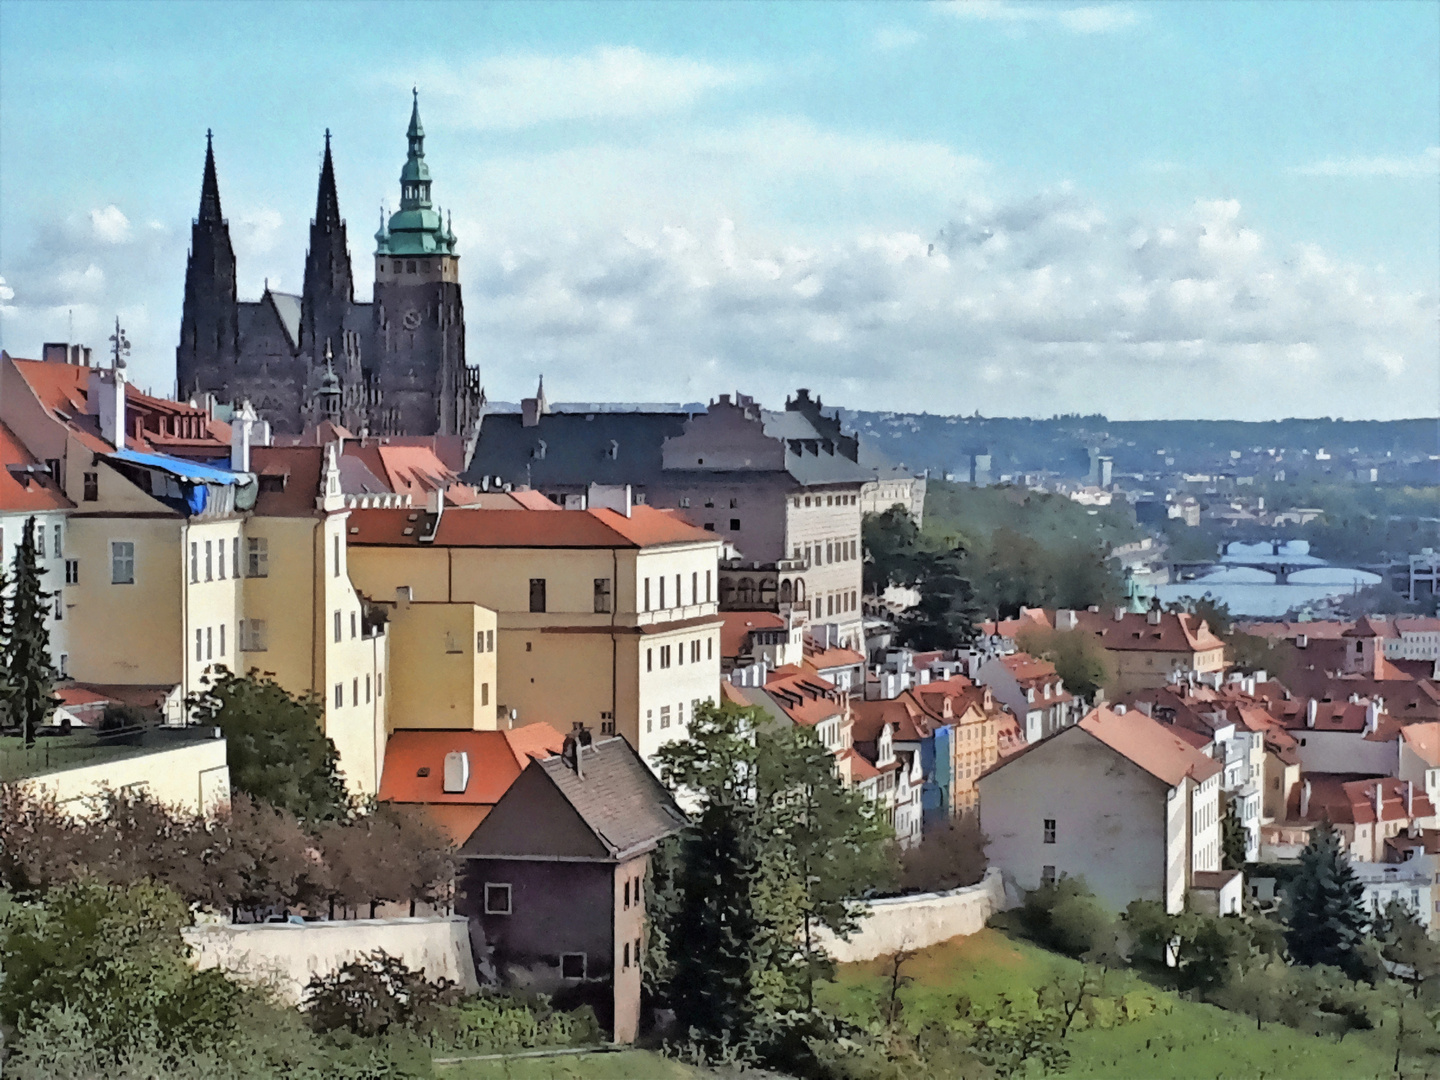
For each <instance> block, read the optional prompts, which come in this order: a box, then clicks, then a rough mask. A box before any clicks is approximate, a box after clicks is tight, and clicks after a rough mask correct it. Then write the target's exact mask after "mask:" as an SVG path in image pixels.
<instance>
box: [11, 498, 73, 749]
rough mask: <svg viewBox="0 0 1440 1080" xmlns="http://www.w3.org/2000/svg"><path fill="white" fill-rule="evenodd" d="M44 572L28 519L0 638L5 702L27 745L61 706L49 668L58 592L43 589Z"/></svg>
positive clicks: (53, 673) (31, 519) (16, 559)
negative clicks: (53, 609)
mask: <svg viewBox="0 0 1440 1080" xmlns="http://www.w3.org/2000/svg"><path fill="white" fill-rule="evenodd" d="M45 573H47V571H46V570H45V568H44V567H42V566H41V565H40V563H39V559H38V556H37V554H36V551H35V519H34V518H33V517H30V518H27V519H26V520H25V527H24V528H23V529H22V530H21V531H20V545H19V547H17V548H16V550H15V563H14V574H13V575H12V576H13V577H14V595H13V596H11V598H10V603H9V605H8V606H9V612H8V614H7V615H6V617H5V620H4V626H3V640H0V671H4V672H5V676H4V684H5V704H6V708H7V710H8V711H9V713H10V717H11V719H12V721H17V722H18V724H19V727H20V733H21V736H22V738H23V739H24V740H25V745H26V746H33V745H34V743H35V733H36V731H37V730H38V729H39V727H40V725H41V724H43V723H44V722H45V719H46V718H47V717H48V716H49V715H50V714H51V713H52V712H54V711H55V707H56V706H57V705H59V704H60V699H59V698H57V697H56V696H55V694H54V690H55V670H54V668H52V667H51V666H50V628H49V626H48V625H47V620H48V619H49V617H50V601H51V599H52V597H53V596H54V595H55V594H54V593H47V592H45V591H44V590H43V589H41V588H40V576H41V575H42V574H45ZM0 585H3V582H0ZM0 606H3V601H0Z"/></svg>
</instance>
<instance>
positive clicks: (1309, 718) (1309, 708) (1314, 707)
mask: <svg viewBox="0 0 1440 1080" xmlns="http://www.w3.org/2000/svg"><path fill="white" fill-rule="evenodd" d="M1319 711H1320V706H1319V705H1318V704H1317V703H1316V701H1315V699H1314V698H1313V697H1312V698H1311V699H1310V700H1309V701H1307V702H1306V703H1305V726H1306V727H1314V726H1315V715H1316V714H1317V713H1318V712H1319Z"/></svg>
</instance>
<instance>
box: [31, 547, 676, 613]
mask: <svg viewBox="0 0 1440 1080" xmlns="http://www.w3.org/2000/svg"><path fill="white" fill-rule="evenodd" d="M56 554H59V553H58V552H57V553H56ZM699 602H700V571H698V570H697V571H695V572H694V573H693V574H691V575H690V603H692V604H698V603H699Z"/></svg>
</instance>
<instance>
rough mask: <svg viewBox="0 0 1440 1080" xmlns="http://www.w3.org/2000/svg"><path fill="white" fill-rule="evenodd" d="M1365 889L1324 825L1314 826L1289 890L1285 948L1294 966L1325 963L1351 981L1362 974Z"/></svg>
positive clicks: (1332, 832) (1331, 831) (1366, 922)
mask: <svg viewBox="0 0 1440 1080" xmlns="http://www.w3.org/2000/svg"><path fill="white" fill-rule="evenodd" d="M1364 897H1365V888H1364V886H1363V885H1361V884H1360V881H1359V880H1358V879H1357V878H1356V877H1355V871H1353V870H1352V869H1350V859H1349V857H1348V856H1347V855H1346V854H1345V853H1344V852H1343V851H1341V850H1340V837H1339V836H1338V834H1337V833H1336V832H1335V829H1334V827H1333V826H1331V824H1330V823H1329V822H1328V821H1322V822H1321V823H1320V824H1319V825H1317V826H1316V827H1315V832H1314V833H1313V834H1312V835H1311V837H1310V843H1309V844H1307V845H1306V847H1305V850H1304V851H1303V852H1301V854H1300V872H1299V874H1297V875H1296V877H1295V880H1294V881H1293V882H1292V883H1291V885H1290V896H1289V920H1288V921H1289V925H1290V929H1289V931H1288V932H1287V933H1286V934H1285V943H1286V944H1287V945H1288V946H1289V947H1290V955H1291V957H1292V958H1293V959H1294V961H1295V962H1296V963H1297V964H1307V965H1311V966H1313V965H1317V964H1325V965H1328V966H1331V967H1338V968H1341V969H1343V970H1344V971H1345V972H1346V974H1348V975H1349V976H1350V977H1351V978H1360V977H1362V976H1363V975H1364V974H1365V972H1366V967H1367V964H1366V958H1365V956H1364V953H1363V951H1362V945H1363V944H1364V941H1365V931H1366V929H1367V928H1368V926H1369V922H1370V920H1369V918H1368V917H1367V916H1366V914H1365V907H1364Z"/></svg>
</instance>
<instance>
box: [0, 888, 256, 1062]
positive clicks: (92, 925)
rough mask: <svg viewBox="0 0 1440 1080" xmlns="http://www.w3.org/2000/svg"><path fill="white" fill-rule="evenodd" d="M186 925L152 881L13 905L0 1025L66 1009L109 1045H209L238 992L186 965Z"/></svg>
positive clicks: (1, 947)
mask: <svg viewBox="0 0 1440 1080" xmlns="http://www.w3.org/2000/svg"><path fill="white" fill-rule="evenodd" d="M189 922H190V915H189V912H188V911H187V910H186V907H185V904H184V902H183V901H182V900H181V899H180V897H179V896H177V895H176V894H175V893H174V892H172V891H170V890H169V889H167V888H165V887H164V886H160V885H155V884H151V883H149V882H142V883H140V884H137V885H132V886H130V887H128V888H122V887H118V886H113V885H105V884H102V883H100V882H98V881H94V880H85V881H78V882H73V883H70V884H66V885H60V886H57V887H56V888H54V889H51V890H50V891H49V892H47V893H46V894H45V896H44V898H43V900H42V901H40V902H38V903H33V904H20V905H16V906H15V907H14V908H12V909H11V910H10V911H9V913H8V915H7V917H6V920H5V923H4V925H3V926H0V968H3V970H4V972H5V978H4V980H3V981H0V1022H3V1023H4V1024H6V1025H8V1026H9V1027H11V1028H12V1029H13V1028H16V1027H24V1026H26V1025H27V1024H29V1023H30V1022H33V1021H36V1020H39V1019H41V1018H43V1017H44V1016H45V1015H46V1014H47V1013H48V1012H49V1011H50V1010H51V1009H57V1008H69V1009H72V1010H76V1011H78V1012H79V1013H80V1014H81V1015H83V1017H84V1018H85V1020H86V1022H87V1024H88V1027H89V1030H90V1032H91V1037H92V1038H93V1039H94V1041H95V1042H96V1043H97V1044H98V1045H99V1046H101V1047H103V1048H106V1049H108V1050H120V1049H123V1048H125V1047H127V1046H131V1045H133V1044H134V1043H135V1041H136V1040H138V1039H141V1038H144V1037H147V1036H149V1037H153V1038H155V1039H156V1040H157V1041H158V1042H159V1043H160V1044H161V1045H162V1046H165V1047H184V1048H186V1049H187V1050H188V1049H191V1048H199V1049H203V1048H205V1047H206V1046H213V1045H215V1044H216V1043H218V1042H220V1041H222V1040H224V1038H225V1037H226V1034H227V1032H228V1031H229V1030H230V1029H231V1028H233V1026H234V1024H235V1022H236V1018H237V1014H238V1012H239V1009H240V1005H241V991H240V990H239V988H238V987H237V986H235V984H233V983H231V982H229V981H228V980H227V979H226V978H225V977H224V976H223V975H222V974H221V973H220V972H219V971H218V970H214V969H212V970H209V971H196V970H195V969H194V968H193V967H192V966H191V965H190V963H189V960H188V958H187V952H188V950H187V949H186V946H185V944H184V941H183V940H182V939H181V937H180V930H181V928H182V927H184V926H187V925H189Z"/></svg>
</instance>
